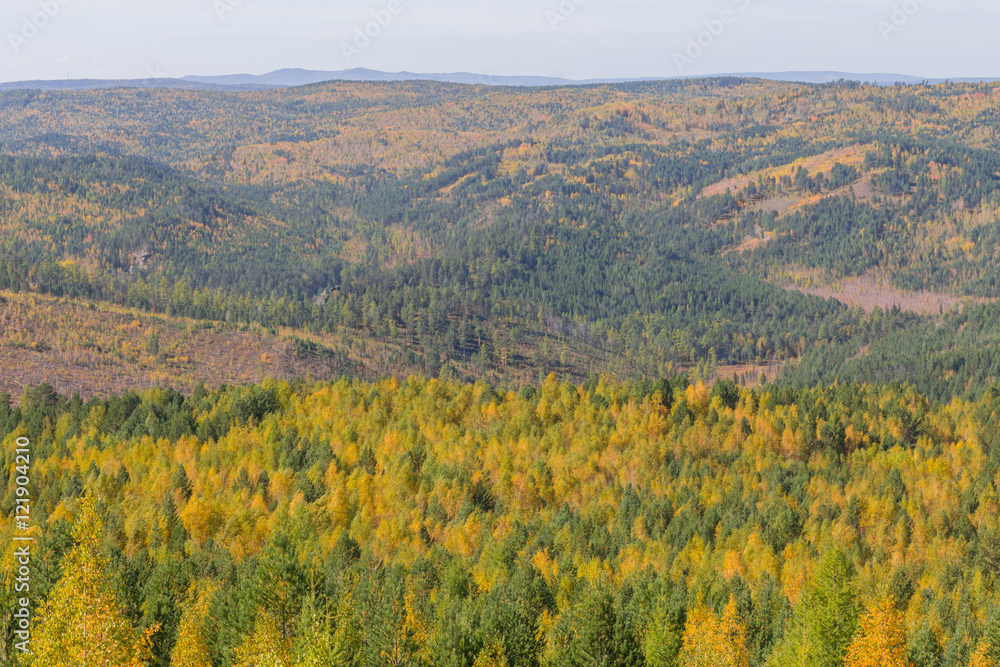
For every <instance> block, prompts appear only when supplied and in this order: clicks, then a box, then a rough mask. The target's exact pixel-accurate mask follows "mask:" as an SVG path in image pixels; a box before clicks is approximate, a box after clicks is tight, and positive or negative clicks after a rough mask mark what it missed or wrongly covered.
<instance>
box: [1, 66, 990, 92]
mask: <svg viewBox="0 0 1000 667" xmlns="http://www.w3.org/2000/svg"><path fill="white" fill-rule="evenodd" d="M718 77H739V78H748V79H766V80H771V81H787V82H792V83H809V84H819V83H831V82H834V81H839V80H841V79H843V80H848V81H861V82H865V83H875V84H877V85H894V84H897V83H902V84H906V85H915V84H920V83H925V82H926V83H944V82H945V81H954V82H979V81H996V80H998V79H997V78H995V77H993V78H991V77H966V78H961V77H957V78H951V79H930V78H926V77H919V76H913V75H907V74H893V73H852V72H839V71H822V70H817V71H784V72H740V73H732V74H715V75H702V76H691V77H637V78H605V79H599V78H598V79H566V78H560V77H546V76H501V75H491V74H477V73H473V72H451V73H418V72H408V71H402V72H384V71H381V70H373V69H367V68H361V67H359V68H354V69H348V70H335V71H325V70H308V69H301V68H284V69H278V70H274V71H273V72H267V73H265V74H259V75H257V74H247V73H242V74H226V75H219V76H200V75H189V76H184V77H180V78H146V79H65V80H40V79H34V80H27V81H12V82H6V83H0V91H10V90H99V89H107V88H148V89H157V88H164V89H192V90H220V91H227V90H229V91H246V90H271V89H275V88H291V87H295V86H304V85H312V84H316V83H322V82H326V81H435V82H441V83H457V84H467V85H486V86H513V87H547V86H581V85H597V84H615V83H630V82H639V81H669V80H673V79H707V78H718Z"/></svg>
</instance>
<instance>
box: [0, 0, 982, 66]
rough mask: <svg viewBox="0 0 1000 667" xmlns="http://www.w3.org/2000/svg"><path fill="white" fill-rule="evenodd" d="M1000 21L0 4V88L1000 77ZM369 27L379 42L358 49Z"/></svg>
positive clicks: (358, 6)
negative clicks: (291, 71) (524, 78)
mask: <svg viewBox="0 0 1000 667" xmlns="http://www.w3.org/2000/svg"><path fill="white" fill-rule="evenodd" d="M373 12H374V13H375V14H374V15H373ZM394 12H395V13H394ZM375 18H381V20H382V23H383V24H385V25H384V27H383V26H382V25H377V24H375V23H372V22H373V21H374V20H375ZM998 24H1000V3H998V2H996V0H658V1H653V0H355V1H352V2H344V1H341V0H326V1H323V2H320V1H317V0H282V1H281V2H278V1H277V0H158V1H156V0H2V2H0V26H2V30H0V33H2V35H0V54H2V55H0V80H2V81H17V80H25V79H54V78H67V77H71V78H146V77H149V76H183V75H186V74H232V73H243V72H248V73H253V74H262V73H265V72H268V71H271V70H274V69H280V68H284V67H301V68H307V69H322V70H340V69H348V68H351V67H368V68H372V69H381V70H387V71H401V70H409V71H413V72H454V71H469V72H477V73H484V74H508V75H526V74H536V75H546V76H563V77H568V78H574V79H582V78H605V77H644V76H657V77H661V76H677V75H678V74H685V75H689V74H710V73H723V72H751V71H757V72H763V71H787V70H840V71H849V72H892V73H899V74H912V75H917V76H925V77H929V78H944V77H963V76H1000V58H998V55H1000V41H998V40H997V39H996V32H997V25H998ZM366 26H367V29H368V31H369V32H370V33H373V34H376V36H375V37H373V38H371V37H368V36H365V37H364V38H357V42H356V43H355V38H356V36H357V33H358V31H362V32H363V31H364V30H365V29H366ZM366 40H368V41H366ZM699 41H700V42H701V43H700V44H698V43H697V42H699Z"/></svg>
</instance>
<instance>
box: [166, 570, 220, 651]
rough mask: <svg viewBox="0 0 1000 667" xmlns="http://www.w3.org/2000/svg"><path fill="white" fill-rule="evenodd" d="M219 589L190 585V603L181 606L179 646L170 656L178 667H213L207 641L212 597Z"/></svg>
mask: <svg viewBox="0 0 1000 667" xmlns="http://www.w3.org/2000/svg"><path fill="white" fill-rule="evenodd" d="M216 590H218V587H217V586H216V585H215V584H214V583H211V582H209V583H201V584H191V588H190V589H188V596H187V600H186V601H185V602H184V604H183V605H182V606H181V623H180V627H179V628H178V629H177V643H176V644H174V650H173V651H171V653H170V664H171V665H175V666H176V667H212V659H211V652H210V649H209V645H208V641H207V640H206V639H205V634H206V632H205V631H206V625H207V624H208V621H209V609H210V607H211V605H212V596H214V595H215V592H216Z"/></svg>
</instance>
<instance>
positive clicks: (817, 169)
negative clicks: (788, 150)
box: [700, 144, 874, 197]
mask: <svg viewBox="0 0 1000 667" xmlns="http://www.w3.org/2000/svg"><path fill="white" fill-rule="evenodd" d="M873 149H874V146H873V145H872V144H865V145H861V144H856V145H854V146H848V147H846V148H838V149H835V150H832V151H827V152H825V153H820V154H819V155H813V156H812V157H807V158H800V159H798V160H796V161H795V162H791V163H789V164H785V165H782V166H780V167H772V168H770V169H761V170H759V171H756V172H753V173H752V174H747V175H744V176H735V177H733V178H729V179H726V180H724V181H720V182H718V183H716V184H715V185H710V186H708V187H707V188H705V189H704V190H702V191H701V195H700V196H701V197H712V196H714V195H724V194H726V191H727V190H729V191H731V192H732V193H733V194H734V195H735V194H736V193H737V192H738V191H740V190H742V189H744V188H745V187H747V186H748V185H750V182H751V181H759V180H760V179H762V178H775V179H779V180H780V179H781V177H782V176H788V177H789V178H794V176H795V172H796V171H798V170H799V168H800V167H801V168H802V169H805V170H806V171H807V172H809V175H810V176H813V177H815V176H816V174H823V175H825V176H829V175H830V172H831V171H832V170H833V166H834V165H835V164H837V163H838V162H839V163H840V164H842V165H844V166H845V167H861V165H863V164H864V162H865V155H866V154H867V153H868V151H870V150H873Z"/></svg>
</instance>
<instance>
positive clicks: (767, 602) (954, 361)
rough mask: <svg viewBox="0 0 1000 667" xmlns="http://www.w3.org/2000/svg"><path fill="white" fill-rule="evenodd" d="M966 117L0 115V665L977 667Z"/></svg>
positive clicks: (154, 94) (880, 109)
mask: <svg viewBox="0 0 1000 667" xmlns="http://www.w3.org/2000/svg"><path fill="white" fill-rule="evenodd" d="M998 104H1000V85H997V84H985V83H949V84H938V85H910V86H902V85H898V86H873V85H863V84H859V83H855V82H850V81H840V82H837V83H832V84H823V85H805V84H791V83H779V82H770V81H762V80H756V79H738V78H716V79H701V80H675V81H663V82H643V83H627V84H614V85H592V86H568V87H552V88H533V89H529V88H504V87H487V86H469V85H457V84H447V83H430V82H419V81H414V82H405V83H345V82H331V83H323V84H316V85H310V86H303V87H298V88H289V89H283V90H267V91H249V92H220V91H186V90H167V89H162V90H160V89H111V90H100V91H65V92H49V91H45V92H43V91H11V92H0V232H2V233H0V369H2V373H0V441H2V442H3V444H4V447H3V449H2V451H0V464H2V469H3V471H4V474H3V475H0V499H2V500H0V502H2V511H0V533H2V534H3V536H4V539H3V540H2V542H0V573H2V578H3V585H2V586H0V635H2V637H3V640H4V641H3V642H2V644H3V648H2V649H0V662H3V664H23V665H31V666H33V667H47V666H51V665H74V666H75V665H83V664H88V665H89V664H102V665H115V666H119V665H120V666H125V665H128V666H129V667H139V666H144V665H148V666H164V667H166V666H177V667H208V666H213V667H215V666H218V667H251V666H256V667H261V666H264V665H266V666H268V667H272V666H273V667H277V666H281V667H293V666H313V665H315V666H345V667H346V666H352V667H353V666H358V667H361V666H364V667H368V666H382V665H385V666H389V665H412V666H417V665H422V666H449V667H450V666H454V667H459V666H462V667H486V666H497V667H498V666H504V667H543V666H553V667H555V666H567V667H568V666H580V667H584V666H587V667H589V666H592V665H593V666H597V665H601V666H609V667H610V666H622V667H625V666H629V667H631V666H637V667H639V666H646V665H648V666H650V667H652V666H671V667H674V666H676V667H729V666H732V667H784V666H786V665H817V666H821V667H865V666H869V665H871V666H874V665H886V666H892V667H896V666H899V667H903V666H907V667H911V666H912V667H939V666H940V667H964V666H966V665H974V666H976V667H985V666H988V665H1000V520H998V517H1000V433H998V429H1000V331H998V330H997V327H996V322H997V321H998V317H1000V303H998V302H997V301H998V299H1000V262H998V257H1000V225H998V216H1000V152H998V148H1000V136H998V131H1000V114H998V112H997V108H998ZM23 443H30V460H29V461H25V455H24V454H23V453H22V452H21V449H20V448H22V447H24V444H23ZM29 473H30V474H29ZM29 477H30V482H29V483H28V484H27V486H26V488H27V491H25V490H24V488H25V484H23V483H22V482H19V481H18V480H22V481H24V480H25V479H27V478H29ZM25 497H27V498H30V502H31V511H30V522H29V524H30V525H26V524H25V522H24V521H21V520H20V515H19V512H20V511H21V509H20V508H21V507H22V505H23V502H22V500H20V499H23V498H25ZM18 536H21V537H25V536H29V537H31V538H33V539H34V542H33V545H34V546H33V553H32V565H31V577H32V580H31V587H30V600H29V601H30V608H31V610H32V614H33V617H32V618H33V620H32V637H31V644H32V652H31V654H30V655H27V656H25V655H16V654H15V652H14V649H13V646H14V644H15V642H16V638H17V634H16V630H17V629H18V627H19V626H18V617H17V616H16V612H17V609H19V608H20V607H21V606H23V605H22V604H21V599H22V598H23V595H24V593H23V591H22V590H21V589H18V588H17V587H18V581H19V580H18V572H19V569H18V565H19V561H18V553H19V552H18V551H17V548H18V542H17V541H16V538H17V537H18ZM95 637H99V638H100V641H98V642H95V641H94V638H95ZM14 660H18V661H19V662H17V663H14V662H13V661H14Z"/></svg>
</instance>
